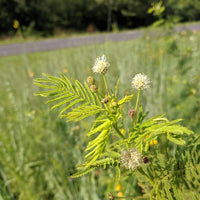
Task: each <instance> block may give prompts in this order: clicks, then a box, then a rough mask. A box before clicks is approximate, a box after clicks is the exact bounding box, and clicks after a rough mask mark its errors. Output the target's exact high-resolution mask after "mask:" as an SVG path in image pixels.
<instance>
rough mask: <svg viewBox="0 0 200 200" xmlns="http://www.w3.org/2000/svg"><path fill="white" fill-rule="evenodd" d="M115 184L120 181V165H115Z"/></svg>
mask: <svg viewBox="0 0 200 200" xmlns="http://www.w3.org/2000/svg"><path fill="white" fill-rule="evenodd" d="M115 173H116V175H115V184H116V185H117V184H118V183H119V181H120V168H119V166H118V165H116V166H115Z"/></svg>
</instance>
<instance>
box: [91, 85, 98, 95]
mask: <svg viewBox="0 0 200 200" xmlns="http://www.w3.org/2000/svg"><path fill="white" fill-rule="evenodd" d="M97 90H98V88H97V86H96V85H91V86H90V91H91V92H92V93H95V92H97Z"/></svg>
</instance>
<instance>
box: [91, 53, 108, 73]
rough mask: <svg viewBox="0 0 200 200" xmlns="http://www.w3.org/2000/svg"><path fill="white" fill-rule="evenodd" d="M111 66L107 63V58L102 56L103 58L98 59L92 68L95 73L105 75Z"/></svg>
mask: <svg viewBox="0 0 200 200" xmlns="http://www.w3.org/2000/svg"><path fill="white" fill-rule="evenodd" d="M109 66H110V64H109V63H108V62H107V59H106V56H105V55H102V56H101V57H97V58H96V60H95V63H94V66H93V68H92V70H93V72H94V73H100V74H105V73H106V72H107V70H108V67H109Z"/></svg>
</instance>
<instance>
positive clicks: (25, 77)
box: [0, 32, 200, 200]
mask: <svg viewBox="0 0 200 200" xmlns="http://www.w3.org/2000/svg"><path fill="white" fill-rule="evenodd" d="M198 36H199V33H198V32H194V33H187V32H182V33H180V34H174V35H172V34H171V35H169V36H165V37H160V36H156V37H155V38H150V37H149V36H148V35H146V36H144V37H143V38H142V39H139V40H135V41H128V42H120V43H111V42H107V43H106V44H104V45H98V46H94V45H91V46H87V47H81V48H73V49H68V50H59V51H51V52H43V53H35V54H27V55H19V56H11V57H3V58H1V60H0V67H1V74H0V77H1V79H0V80H1V84H0V89H1V98H0V102H1V106H0V112H1V115H0V121H1V125H0V132H1V134H0V141H1V143H0V145H1V148H0V151H1V152H0V164H1V165H0V172H1V173H0V180H1V181H0V184H1V187H0V188H1V190H0V194H1V197H2V198H3V199H20V200H21V199H34V200H35V199H80V200H81V199H93V200H98V199H106V198H108V194H109V192H111V193H112V194H111V195H110V196H111V197H112V196H114V197H116V199H117V197H122V195H123V196H134V197H136V196H141V195H143V199H145V198H146V199H149V196H150V195H152V197H153V198H154V197H155V195H157V196H158V198H159V196H160V197H162V198H163V199H164V198H166V199H170V198H171V197H172V199H178V198H181V197H182V196H183V198H182V199H184V198H186V199H187V198H188V199H192V198H193V199H199V196H198V194H199V193H198V192H199V136H198V134H199V131H200V127H199V119H200V118H199V117H200V115H199V103H200V102H199V96H200V94H199V90H198V88H199V86H200V85H199V83H200V82H199V74H200V72H199V59H198V57H199V56H200V55H199V52H198V46H199V43H200V41H199V37H198ZM103 52H104V53H105V54H106V55H108V58H109V61H110V63H111V66H110V68H109V71H108V73H107V74H106V76H107V81H108V85H109V86H111V87H112V89H113V93H114V91H115V87H114V86H115V85H116V83H117V77H119V78H120V84H119V86H118V92H117V96H118V99H117V102H118V104H119V102H120V100H121V99H123V97H124V94H125V96H127V97H128V96H129V97H130V95H131V93H132V91H133V89H131V84H130V82H131V78H132V74H133V75H134V74H137V73H140V72H145V73H146V74H148V76H149V77H151V79H152V85H151V87H150V88H148V90H145V91H144V93H143V94H142V98H141V101H142V102H141V104H142V105H143V106H144V107H143V109H144V110H149V113H148V115H146V114H147V113H146V114H145V113H144V112H143V115H141V120H142V119H143V120H142V121H141V123H138V124H137V130H138V131H137V134H138V135H139V134H141V132H142V131H143V130H145V131H147V132H148V131H149V133H148V137H146V138H145V140H144V142H142V143H140V142H139V140H138V141H136V142H137V146H138V148H139V149H140V148H141V149H143V150H144V152H145V153H144V155H143V156H146V157H147V158H148V160H150V163H146V164H143V166H142V168H138V170H136V171H135V172H133V173H132V174H134V176H131V177H130V174H129V172H127V170H125V169H123V171H122V172H121V175H120V177H121V180H120V182H119V184H120V187H119V185H117V187H116V188H115V186H114V182H113V180H114V177H116V178H117V180H119V169H118V167H117V165H116V164H117V163H116V161H115V160H120V159H119V153H118V150H116V149H114V150H113V147H112V145H111V146H110V145H108V144H109V143H107V146H106V149H107V152H104V155H103V157H102V158H101V159H97V160H95V161H94V162H93V164H92V163H91V160H92V158H94V156H95V155H94V154H92V153H91V156H93V157H90V155H89V156H88V157H87V158H86V160H87V159H88V160H87V163H86V164H88V163H89V165H90V167H89V168H87V169H88V171H85V172H86V173H87V172H90V173H88V174H87V175H85V176H83V177H80V178H71V175H72V174H73V173H74V172H75V165H76V164H77V163H84V162H85V160H84V159H83V157H84V156H86V155H88V154H89V153H90V151H91V150H90V149H88V151H87V152H85V151H84V150H85V148H87V147H88V148H90V147H91V148H92V145H93V144H92V142H91V143H90V146H87V143H88V138H87V132H88V127H90V126H91V122H94V118H93V116H88V118H87V120H84V121H75V122H73V121H74V119H76V118H77V117H79V118H80V119H81V117H82V115H81V114H82V113H80V112H78V110H76V108H78V107H79V106H80V105H81V106H84V104H85V103H89V104H88V105H92V106H94V107H95V106H96V107H97V108H98V109H97V111H98V112H104V110H105V109H106V108H105V107H104V106H102V107H101V108H100V107H98V99H97V98H96V95H95V94H94V93H92V96H91V93H90V92H89V90H88V89H87V87H86V85H85V84H84V80H85V79H86V77H87V76H89V75H91V71H90V69H91V66H92V64H93V59H94V58H95V57H96V56H97V55H101V54H102V53H103ZM59 71H61V72H63V74H64V76H63V75H62V76H60V77H58V78H59V81H61V83H62V84H58V86H60V88H62V85H63V84H64V83H63V82H62V80H63V79H64V77H68V78H67V79H68V80H69V81H70V82H71V84H72V85H73V86H74V87H72V88H73V89H70V88H69V89H70V91H71V93H72V94H73V95H77V96H78V98H82V99H84V101H81V102H80V103H81V104H77V106H78V107H75V110H71V111H70V112H68V111H67V112H68V113H65V112H63V113H62V115H64V118H62V119H59V118H58V113H57V110H55V111H54V110H52V111H50V107H53V106H54V105H56V104H59V102H61V101H62V100H63V99H64V97H63V96H64V95H66V94H64V93H63V94H61V93H62V92H64V91H60V92H59V93H58V94H60V96H56V94H55V93H52V98H54V99H55V98H59V97H60V98H61V97H63V99H60V100H59V99H57V100H56V101H55V102H57V101H58V102H57V103H55V102H49V103H48V104H49V105H50V106H48V104H47V105H45V104H44V103H43V98H41V99H40V98H39V97H36V96H33V93H38V92H41V91H39V90H38V88H37V87H36V86H33V78H38V77H40V76H41V73H42V72H48V73H49V74H53V77H54V75H55V76H57V72H59ZM80 72H81V73H80ZM69 76H70V77H73V78H74V79H76V80H81V81H80V82H81V83H79V82H74V81H72V80H71V79H69ZM44 79H45V80H46V79H50V80H51V79H52V78H51V76H49V75H47V77H44ZM60 79H61V80H60ZM95 80H96V85H97V86H98V88H103V85H102V81H101V79H100V77H99V76H96V75H95ZM39 81H42V80H41V79H39ZM59 81H58V80H54V83H55V82H56V83H57V82H58V83H59ZM65 81H67V80H65ZM43 83H45V82H44V80H43V82H42V84H43ZM45 84H46V83H45ZM65 84H66V83H65ZM80 84H81V85H82V86H83V88H84V90H85V91H84V90H83V89H82V86H80ZM52 86H54V85H52ZM56 87H57V86H56ZM79 87H80V88H79ZM63 88H66V87H63ZM75 88H79V89H77V91H76V90H75ZM46 89H48V88H46ZM51 89H54V88H51ZM44 90H45V88H44ZM73 90H74V91H75V93H73ZM78 91H79V92H78ZM81 91H82V92H81ZM103 92H105V90H103ZM53 95H54V97H53ZM84 95H85V97H84ZM87 96H88V97H87ZM136 96H137V95H134V96H133V97H132V98H131V100H130V101H131V102H132V103H131V104H130V101H129V102H128V101H127V102H126V103H124V104H123V105H122V106H123V110H124V112H122V113H121V114H122V116H123V115H124V116H126V115H127V113H128V110H129V108H131V107H132V106H131V105H133V103H134V102H135V100H136ZM92 97H93V98H94V101H93V98H92ZM49 100H51V99H49ZM100 100H101V99H100ZM124 101H125V100H122V101H121V102H124ZM94 102H95V103H94ZM70 103H71V101H69V102H68V104H67V105H70ZM85 106H86V107H87V105H85ZM59 107H60V108H59ZM48 108H49V109H48ZM64 108H66V105H60V106H59V105H58V107H57V109H60V111H61V110H63V109H64ZM79 108H80V109H81V107H79ZM88 109H89V107H88ZM72 111H73V112H72ZM117 112H118V111H117ZM120 112H121V111H120ZM69 113H71V114H70V115H68V114H69ZM159 113H166V114H165V116H157V115H158V114H159ZM88 114H93V113H90V111H88ZM144 115H146V117H145V118H144ZM153 116H157V120H155V119H154V120H153V118H152V117H153ZM65 117H67V118H65ZM166 117H167V119H168V120H166ZM177 118H182V119H184V120H183V121H180V122H178V124H179V125H180V126H179V127H178V128H179V131H177V132H176V135H175V134H172V133H174V128H175V127H174V125H175V124H176V123H175V122H177V121H174V120H175V119H177ZM66 119H72V121H71V122H67V123H66ZM147 119H150V120H149V122H148V121H146V120H147ZM158 119H159V120H158ZM106 120H107V118H106V116H105V118H102V119H100V118H98V119H97V120H96V125H94V126H93V129H92V131H93V132H92V133H94V135H92V134H91V135H90V140H89V141H92V140H94V139H96V137H98V136H97V135H96V134H95V131H96V130H97V129H96V127H99V125H100V124H103V123H105V124H104V125H106V122H107V121H106ZM120 120H121V119H120ZM120 122H121V123H122V125H123V127H130V126H131V120H130V118H129V117H127V118H126V119H125V120H124V121H120ZM161 122H162V123H161ZM145 123H151V124H154V125H155V129H153V128H152V129H151V130H148V129H150V128H148V126H147V124H146V125H145ZM173 123H174V124H173ZM158 125H164V126H163V129H162V130H163V132H162V134H163V136H159V137H156V135H154V134H156V130H158V127H157V128H156V126H158ZM107 126H110V125H109V123H108V124H107ZM166 126H168V127H166ZM183 126H186V127H188V128H189V129H191V130H193V132H194V134H191V132H188V130H186V129H183V128H180V127H183ZM169 127H170V128H171V132H169V134H168V135H169V136H168V139H166V137H167V133H165V128H169ZM160 128H161V127H160ZM95 129H96V130H95ZM118 129H119V130H120V132H121V133H123V130H122V126H119V125H118ZM183 132H185V133H186V134H184V137H182V136H183V135H182V133H183ZM101 133H102V132H101ZM128 133H129V131H128V130H124V135H125V136H127V134H128ZM187 133H188V134H191V135H187ZM103 134H105V135H103ZM107 134H108V133H105V132H104V133H102V135H101V137H102V138H103V140H105V138H106V137H107ZM109 134H110V135H109V138H108V142H110V140H112V139H113V140H116V137H117V138H119V137H118V133H115V129H114V127H113V126H112V130H110V132H109ZM143 136H144V135H143ZM143 136H142V137H143ZM170 136H171V137H170ZM134 137H135V136H134V134H131V137H130V141H131V142H132V141H135V140H134ZM119 139H120V138H119ZM170 139H171V140H170ZM156 140H157V141H156ZM184 141H185V142H184ZM177 142H178V143H179V144H178V145H175V144H173V143H177ZM184 143H185V144H184ZM98 145H100V143H99V144H98ZM119 145H121V146H123V144H119ZM98 149H99V147H98ZM145 149H148V151H145ZM120 155H121V154H120ZM177 158H178V159H177ZM148 160H146V162H147V161H148ZM94 164H95V165H94ZM109 165H110V167H108V166H109ZM85 166H86V165H78V166H77V167H78V169H79V170H80V172H81V173H82V170H85ZM100 166H102V167H105V169H104V170H101V169H99V167H100ZM152 166H154V168H152ZM94 168H95V169H94ZM155 168H156V169H160V170H159V171H158V170H155ZM93 169H94V171H93V172H91V171H90V170H93ZM139 169H140V170H139ZM113 171H116V174H117V176H115V173H113ZM123 177H124V178H123ZM145 177H148V178H150V179H149V180H147V179H146V178H145ZM117 180H116V181H117ZM168 183H169V184H168ZM172 183H173V184H172ZM152 188H154V189H153V190H152ZM182 191H184V192H182ZM151 192H152V193H151ZM122 193H123V194H122ZM144 194H145V195H144ZM177 194H178V197H177Z"/></svg>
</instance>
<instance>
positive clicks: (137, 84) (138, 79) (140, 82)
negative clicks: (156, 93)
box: [132, 73, 151, 90]
mask: <svg viewBox="0 0 200 200" xmlns="http://www.w3.org/2000/svg"><path fill="white" fill-rule="evenodd" d="M150 83H151V81H150V79H149V78H148V77H147V76H146V75H144V74H141V73H140V74H136V75H135V77H134V78H133V80H132V84H133V87H134V88H136V89H137V90H144V89H146V88H148V87H149V85H150Z"/></svg>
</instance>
